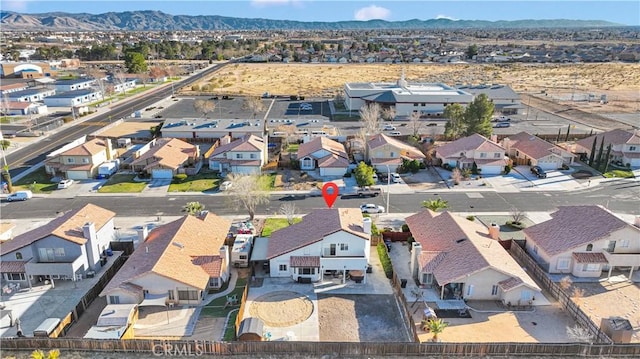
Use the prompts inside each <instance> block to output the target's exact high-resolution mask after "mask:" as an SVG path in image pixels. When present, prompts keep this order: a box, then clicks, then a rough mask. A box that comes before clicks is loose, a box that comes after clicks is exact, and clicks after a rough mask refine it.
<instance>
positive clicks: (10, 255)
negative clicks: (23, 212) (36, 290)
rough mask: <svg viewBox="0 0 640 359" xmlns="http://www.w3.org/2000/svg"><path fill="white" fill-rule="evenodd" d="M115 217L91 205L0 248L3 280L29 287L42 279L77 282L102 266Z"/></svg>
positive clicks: (111, 235)
mask: <svg viewBox="0 0 640 359" xmlns="http://www.w3.org/2000/svg"><path fill="white" fill-rule="evenodd" d="M115 216H116V214H115V213H114V212H111V211H109V210H107V209H104V208H101V207H98V206H96V205H93V204H87V205H85V206H84V207H82V208H80V209H77V210H73V211H69V212H67V213H64V214H63V215H61V216H60V217H57V218H55V219H53V220H51V221H50V222H49V223H47V224H45V225H43V226H41V227H38V228H35V229H33V230H30V231H28V232H25V233H23V234H21V235H18V236H15V237H14V238H13V239H11V240H9V241H6V242H3V243H2V246H1V247H0V272H2V276H3V279H4V280H5V281H9V282H17V283H19V284H21V285H22V286H23V287H25V286H28V287H31V286H32V285H33V284H35V283H37V282H38V281H40V280H43V279H66V280H74V281H75V280H81V279H82V277H83V276H84V275H86V274H87V272H89V271H97V270H98V269H99V268H101V267H102V265H103V264H104V263H105V262H104V261H105V259H104V258H106V257H104V255H105V251H106V250H107V249H108V248H109V244H110V242H111V240H113V238H114V237H115V230H114V225H113V220H114V218H115Z"/></svg>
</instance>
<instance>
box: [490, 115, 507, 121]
mask: <svg viewBox="0 0 640 359" xmlns="http://www.w3.org/2000/svg"><path fill="white" fill-rule="evenodd" d="M509 121H511V118H509V117H506V116H500V117H496V118H494V119H493V120H492V121H491V122H509Z"/></svg>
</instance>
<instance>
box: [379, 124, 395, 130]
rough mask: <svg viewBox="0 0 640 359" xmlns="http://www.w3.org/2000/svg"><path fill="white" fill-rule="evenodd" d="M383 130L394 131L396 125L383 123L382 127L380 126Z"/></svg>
mask: <svg viewBox="0 0 640 359" xmlns="http://www.w3.org/2000/svg"><path fill="white" fill-rule="evenodd" d="M382 130H383V131H395V130H396V126H391V125H384V127H383V128H382Z"/></svg>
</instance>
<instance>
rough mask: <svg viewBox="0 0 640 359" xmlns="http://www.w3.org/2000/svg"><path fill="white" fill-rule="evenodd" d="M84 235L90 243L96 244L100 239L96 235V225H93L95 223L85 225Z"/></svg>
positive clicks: (83, 227) (83, 228)
mask: <svg viewBox="0 0 640 359" xmlns="http://www.w3.org/2000/svg"><path fill="white" fill-rule="evenodd" d="M82 235H83V237H84V238H86V239H87V240H88V241H89V242H92V243H93V242H95V241H96V240H97V239H98V236H97V235H96V226H95V224H93V222H87V223H85V224H84V226H82Z"/></svg>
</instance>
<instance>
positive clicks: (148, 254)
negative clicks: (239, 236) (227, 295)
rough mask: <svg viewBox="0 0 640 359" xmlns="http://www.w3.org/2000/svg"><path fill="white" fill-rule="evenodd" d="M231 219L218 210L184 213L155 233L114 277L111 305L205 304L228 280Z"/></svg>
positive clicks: (107, 293) (107, 294)
mask: <svg viewBox="0 0 640 359" xmlns="http://www.w3.org/2000/svg"><path fill="white" fill-rule="evenodd" d="M230 227H231V222H229V221H228V220H226V219H224V218H221V217H218V216H216V215H215V214H213V213H206V214H204V215H202V216H200V217H196V216H191V215H185V216H183V217H180V218H178V219H176V220H174V221H173V222H169V223H167V224H164V225H161V226H159V227H157V228H155V229H154V230H153V231H151V232H150V233H149V235H148V237H147V238H146V240H145V241H144V243H140V245H139V247H138V248H137V249H136V250H135V251H134V252H133V254H131V256H130V257H129V259H128V260H127V262H126V263H125V264H124V265H123V266H122V268H120V270H119V271H118V273H116V275H115V276H113V278H112V279H111V281H109V283H108V284H107V285H106V287H105V288H104V290H103V291H102V292H101V293H100V296H101V297H106V298H107V303H108V304H139V305H140V306H146V305H160V306H165V305H167V304H176V305H185V304H200V302H201V301H202V299H203V298H204V296H205V295H206V294H207V291H208V290H209V289H212V288H220V287H221V286H222V285H223V283H224V282H226V281H227V280H228V279H229V251H228V249H227V247H226V245H225V243H224V241H225V239H226V237H227V233H229V228H230Z"/></svg>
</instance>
